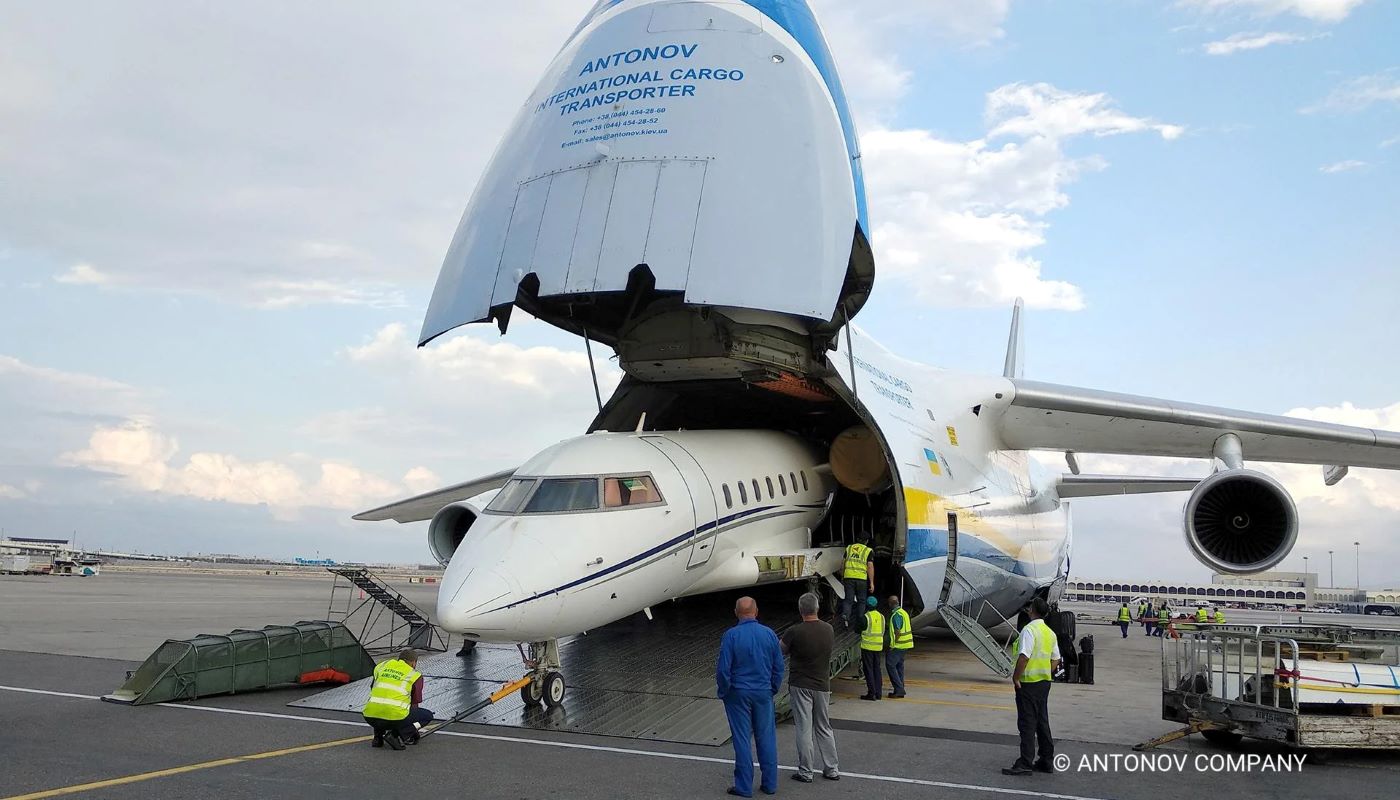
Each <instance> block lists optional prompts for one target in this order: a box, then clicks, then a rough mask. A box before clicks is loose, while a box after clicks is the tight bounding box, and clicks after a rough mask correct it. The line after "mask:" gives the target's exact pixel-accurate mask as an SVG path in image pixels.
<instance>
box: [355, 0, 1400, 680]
mask: <svg viewBox="0 0 1400 800" xmlns="http://www.w3.org/2000/svg"><path fill="white" fill-rule="evenodd" d="M870 230H871V228H870V223H869V221H868V219H867V216H866V203H865V185H864V181H863V178H862V174H861V160H860V151H859V142H858V139H857V137H856V132H855V127H854V124H853V122H852V118H851V114H850V111H849V109H848V107H847V103H846V98H845V94H844V92H843V91H842V88H841V83H840V81H839V79H838V76H837V72H836V67H835V65H834V63H833V61H832V57H831V54H830V51H829V50H828V48H827V45H826V42H825V40H824V38H823V35H822V33H821V29H820V27H819V26H818V24H817V21H816V19H815V17H814V16H813V14H812V11H811V10H810V9H809V8H808V6H807V4H806V2H805V1H804V0H705V1H704V2H691V1H689V0H680V1H678V0H601V2H598V3H597V4H596V6H595V7H594V8H593V9H592V11H590V12H589V13H588V14H587V16H586V17H585V18H584V21H583V22H582V24H580V25H579V27H578V28H577V30H575V32H574V33H573V34H572V36H571V37H570V38H569V39H568V41H567V42H566V43H565V44H564V46H563V48H562V49H561V50H560V52H559V54H558V55H557V56H556V57H555V59H554V61H553V63H551V64H550V66H549V67H548V69H547V71H546V72H545V75H544V77H543V78H542V79H541V81H540V83H539V86H538V88H537V89H536V90H535V92H534V94H532V95H531V96H530V97H529V98H528V100H527V101H526V102H525V104H524V106H523V107H522V108H521V109H520V110H519V112H518V113H517V115H516V117H515V120H514V122H513V124H512V125H511V127H510V128H509V130H508V132H507V134H506V135H505V137H504V138H503V139H502V141H501V144H500V146H499V148H498V150H497V152H496V153H495V155H494V157H493V159H492V160H491V162H490V164H489V166H488V167H487V169H486V171H485V173H484V174H483V177H482V179H481V182H480V184H479V185H478V187H477V189H476V192H475V194H474V195H473V197H472V198H471V201H470V203H469V204H468V206H467V209H466V212H465V214H464V216H463V218H462V221H461V224H460V226H459V227H458V229H457V233H456V236H455V238H454V239H453V242H452V245H451V247H450V249H449V250H448V254H447V257H446V260H445V262H444V265H443V268H442V273H441V275H440V276H439V279H438V283H437V287H436V290H435V292H434V294H433V298H432V302H431V304H430V306H429V308H428V313H427V317H426V320H425V322H424V325H423V331H422V334H421V336H420V344H426V343H427V342H429V341H430V340H432V339H433V338H435V337H437V336H439V335H441V334H443V333H444V332H446V331H448V330H451V329H453V328H455V327H457V326H459V325H464V324H469V323H475V322H486V321H494V322H495V323H496V324H497V325H498V326H499V328H500V330H501V332H502V333H505V332H506V330H507V328H508V326H509V322H510V315H511V311H512V310H513V308H515V307H517V306H518V307H520V308H522V309H524V310H525V311H527V312H529V313H530V314H533V315H534V316H535V317H538V318H540V319H543V320H544V321H546V322H548V323H550V324H553V325H555V326H557V327H559V328H562V329H564V330H566V331H570V332H573V333H576V334H578V335H579V336H580V337H581V338H583V339H584V345H585V346H586V347H588V348H590V350H591V347H592V344H593V343H598V344H600V345H603V346H608V347H611V348H612V349H613V350H614V351H615V352H616V354H617V357H618V361H619V363H620V365H621V367H622V369H623V371H624V372H625V374H626V375H625V378H624V379H623V381H622V383H621V385H619V386H618V388H617V390H616V391H615V392H614V393H613V395H612V397H611V398H610V399H608V400H607V402H606V403H603V402H600V403H599V413H598V415H597V417H596V418H595V419H594V420H593V422H592V424H591V425H590V427H589V429H588V432H587V433H586V435H583V436H579V437H577V438H574V439H570V440H567V441H564V442H560V443H559V444H556V445H554V446H553V447H550V448H548V449H546V450H545V451H544V452H542V453H540V454H538V455H536V456H534V457H533V458H530V459H529V460H527V461H525V462H524V463H523V464H521V465H520V466H519V467H516V468H514V469H509V470H505V471H502V472H499V473H496V474H494V475H488V476H485V477H483V478H480V479H477V480H474V481H469V482H466V483H462V484H458V485H456V486H452V487H448V488H445V489H442V490H439V491H436V492H431V493H428V494H425V495H422V496H419V497H414V498H411V499H408V500H404V501H402V502H398V503H394V504H392V505H389V506H385V507H383V508H380V509H376V510H373V511H368V512H365V513H363V514H360V515H358V516H357V517H356V518H357V519H366V520H385V519H393V520H397V521H399V522H411V521H417V520H428V519H431V520H432V522H431V525H430V527H429V534H428V538H429V546H430V547H431V549H432V552H433V554H434V556H435V557H436V558H437V559H438V560H439V561H440V562H442V563H443V564H445V565H446V566H447V571H446V575H445V577H444V579H443V584H442V587H441V589H440V592H439V595H438V604H437V616H438V621H439V623H440V624H441V625H442V626H443V627H444V628H446V629H447V630H449V631H452V632H455V633H459V634H461V635H462V636H464V637H465V638H466V639H467V640H468V641H469V642H477V641H488V642H516V643H522V644H529V645H530V648H531V655H530V658H529V660H528V661H527V663H528V664H529V665H530V666H531V668H532V669H533V671H534V673H533V674H534V677H535V678H536V680H535V681H533V682H532V683H531V684H530V685H529V686H528V687H527V688H526V689H525V690H523V691H524V692H525V696H526V700H527V701H529V702H534V703H537V702H540V701H544V702H546V703H548V704H550V705H557V704H558V703H560V702H561V701H562V699H563V697H564V691H565V680H564V678H563V676H562V675H561V674H560V666H559V662H558V650H557V647H556V646H555V644H554V643H555V642H556V641H557V640H558V639H559V638H560V637H565V636H570V635H573V634H577V633H580V632H584V631H588V630H591V629H595V628H598V627H600V626H602V625H606V624H608V623H610V622H613V621H615V620H619V619H622V618H624V617H628V616H630V615H633V614H637V613H645V614H648V615H650V610H651V608H652V607H654V606H657V605H658V604H661V603H664V602H667V601H669V600H674V599H677V598H681V597H686V596H689V595H696V594H701V593H706V592H716V591H724V590H736V589H742V588H744V587H751V586H754V585H757V584H763V583H766V582H780V581H805V582H808V584H809V585H814V586H821V587H829V589H824V590H823V591H824V592H825V593H826V595H827V596H828V599H829V600H831V599H834V598H835V597H836V596H839V595H840V594H841V588H840V581H839V577H840V571H841V569H842V566H843V558H842V554H843V548H844V546H845V545H846V544H847V543H849V542H851V541H853V540H854V539H856V538H858V537H861V536H864V535H869V536H871V537H872V538H873V541H874V545H875V549H876V556H875V563H876V576H877V582H878V584H879V585H878V589H879V592H880V593H881V594H882V595H883V594H899V595H902V596H903V597H904V601H905V606H906V608H909V609H910V610H911V611H912V612H913V613H914V614H915V624H916V625H920V626H928V625H941V626H945V627H948V628H951V629H952V630H953V631H954V633H956V634H957V635H958V636H959V637H960V638H961V639H962V640H963V641H964V642H966V643H967V644H968V646H969V647H970V648H971V649H972V650H973V651H974V652H976V653H977V654H978V655H979V656H980V657H982V659H983V660H984V661H985V662H987V663H988V665H989V666H991V667H993V668H994V669H997V670H999V671H1003V672H1007V671H1008V670H1009V662H1007V661H1006V660H1005V656H1004V654H1003V653H1002V651H1001V648H1000V647H999V646H998V645H997V643H996V642H995V640H993V639H991V637H990V636H989V635H988V633H987V631H986V628H985V627H984V626H994V625H997V624H999V623H1002V622H1004V621H1005V620H1006V619H1007V618H1009V617H1013V616H1015V615H1016V613H1017V611H1018V610H1019V609H1020V608H1021V607H1022V606H1023V605H1024V604H1025V603H1026V602H1027V601H1028V600H1029V599H1030V598H1032V597H1034V596H1036V595H1040V596H1044V597H1046V598H1047V599H1048V600H1049V601H1051V602H1052V603H1053V602H1055V601H1056V600H1058V598H1059V596H1060V594H1061V592H1062V591H1063V588H1064V583H1065V579H1066V577H1067V575H1068V571H1069V563H1070V542H1071V538H1070V515H1069V509H1068V507H1067V506H1066V504H1065V503H1064V502H1063V501H1064V500H1065V499H1067V498H1080V497H1092V496H1098V495H1116V494H1132V493H1139V492H1164V491H1189V492H1190V495H1189V497H1188V499H1187V501H1186V504H1185V513H1184V519H1183V526H1184V531H1185V537H1186V544H1187V546H1188V547H1189V548H1190V550H1191V552H1192V553H1193V555H1195V557H1196V558H1198V559H1199V560H1200V561H1201V562H1202V563H1204V564H1205V565H1206V566H1208V567H1210V568H1211V569H1212V570H1216V571H1221V572H1239V573H1247V572H1255V571H1259V570H1263V569H1267V568H1269V567H1271V566H1273V565H1275V564H1277V563H1279V561H1281V560H1282V559H1283V558H1284V557H1285V556H1287V555H1288V552H1289V550H1290V549H1291V548H1292V546H1293V543H1294V540H1295V538H1296V536H1297V530H1298V521H1297V514H1296V511H1295V509H1294V505H1293V501H1292V500H1291V498H1290V497H1289V496H1288V494H1287V492H1286V491H1285V490H1284V489H1283V487H1282V486H1280V485H1279V484H1278V483H1277V482H1276V481H1275V480H1273V479H1272V478H1270V477H1268V476H1266V475H1263V474H1261V473H1259V472H1255V471H1252V470H1250V469H1248V468H1247V467H1246V462H1247V461H1260V462H1291V463H1304V464H1320V465H1324V466H1325V469H1324V470H1323V471H1322V474H1321V475H1320V476H1319V479H1320V480H1325V481H1326V482H1327V483H1328V484H1329V485H1330V484H1333V483H1336V482H1337V481H1338V480H1341V479H1342V478H1343V477H1344V476H1345V474H1346V471H1347V468H1348V467H1349V466H1356V467H1375V468H1383V469H1397V468H1400V434H1397V433H1392V432H1387V431H1373V430H1365V429H1360V428H1350V427H1344V426H1340V425H1330V424H1327V423H1322V422H1310V421H1306V420H1300V419H1290V418H1284V417H1275V416H1267V415H1261V414H1251V413H1247V412H1241V411H1230V410H1227V409H1220V408H1210V407H1206V406H1200V405H1193V404H1189V403H1180V402H1175V401H1167V400H1157V399H1153V398H1147V397H1134V396H1129V395H1122V394H1113V393H1109V392H1102V391H1095V390H1089V389H1078V388H1074V387H1068V386H1055V385H1050V384H1045V383H1037V382H1032V381H1027V380H1025V379H1023V378H1022V376H1021V357H1020V349H1021V346H1020V333H1019V325H1020V322H1019V307H1018V309H1017V310H1016V312H1014V313H1013V317H1012V332H1011V337H1010V342H1009V346H1008V352H1007V357H1006V361H1005V364H1004V369H1003V372H1002V374H1001V375H999V376H975V375H962V374H957V373H952V372H947V371H944V370H941V369H937V368H934V367H928V366H923V365H921V364H918V363H915V362H913V361H909V360H906V359H903V358H900V357H898V356H895V355H893V354H891V353H890V352H888V351H887V350H885V349H884V348H882V347H881V346H880V345H879V344H877V343H875V342H874V341H872V340H871V339H870V338H869V337H868V336H866V335H865V334H864V333H862V332H861V330H860V329H859V328H857V327H856V326H855V325H853V324H852V323H851V320H852V319H853V318H854V317H855V316H856V314H857V313H858V312H859V311H860V309H861V307H862V306H863V305H864V304H865V301H866V299H867V298H868V296H869V294H870V292H871V289H872V288H873V286H874V279H875V265H874V259H873V256H872V253H871V249H870V240H869V235H870ZM936 255H937V254H933V256H934V257H936ZM595 389H596V384H595ZM1030 450H1056V451H1062V452H1064V453H1065V458H1066V461H1067V465H1068V467H1069V470H1070V472H1069V474H1064V475H1051V474H1045V473H1044V472H1042V471H1041V470H1040V469H1038V468H1037V465H1036V463H1035V462H1033V461H1031V460H1030V458H1029V457H1028V451H1030ZM1076 452H1093V453H1122V454H1133V455H1153V456H1180V457H1200V458H1205V457H1209V458H1212V459H1213V466H1214V469H1213V471H1212V472H1211V474H1210V475H1209V476H1207V477H1205V478H1203V479H1201V480H1183V479H1180V478H1161V477H1138V476H1122V475H1084V474H1080V472H1079V470H1078V468H1077V466H1076V462H1075V458H1074V453H1076ZM493 490H499V491H497V492H496V494H495V495H494V497H493V498H491V499H490V500H489V502H488V503H486V504H485V505H484V506H482V505H481V504H479V503H478V502H476V501H475V500H474V499H475V498H477V497H478V496H480V495H483V494H484V493H487V492H490V491H493Z"/></svg>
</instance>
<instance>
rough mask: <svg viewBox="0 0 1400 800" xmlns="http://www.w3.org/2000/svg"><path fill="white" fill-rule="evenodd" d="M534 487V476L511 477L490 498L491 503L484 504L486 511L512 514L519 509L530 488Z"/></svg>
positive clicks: (528, 494)
mask: <svg viewBox="0 0 1400 800" xmlns="http://www.w3.org/2000/svg"><path fill="white" fill-rule="evenodd" d="M533 488H535V479H534V478H511V479H510V480H508V481H506V485H505V486H503V487H501V490H500V491H499V492H497V493H496V496H495V497H493V498H491V504H490V505H488V506H486V510H487V511H495V512H498V513H501V514H514V513H515V512H517V511H519V510H520V504H521V503H523V502H525V498H526V497H529V496H530V490H531V489H533Z"/></svg>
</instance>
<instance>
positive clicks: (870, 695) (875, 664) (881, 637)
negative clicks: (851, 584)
mask: <svg viewBox="0 0 1400 800" xmlns="http://www.w3.org/2000/svg"><path fill="white" fill-rule="evenodd" d="M878 605H880V601H879V600H876V599H875V598H874V597H867V598H865V608H866V611H865V623H864V625H863V626H862V627H861V632H860V665H861V669H862V670H864V671H865V694H863V695H861V696H860V699H862V700H879V699H880V692H882V691H884V686H883V683H884V681H883V680H882V679H881V675H880V670H881V669H882V667H881V665H880V660H881V659H880V656H881V655H882V654H883V653H884V651H885V615H884V614H881V613H880V609H879V608H877V606H878Z"/></svg>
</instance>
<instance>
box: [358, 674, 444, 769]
mask: <svg viewBox="0 0 1400 800" xmlns="http://www.w3.org/2000/svg"><path fill="white" fill-rule="evenodd" d="M421 702H423V673H421V672H419V671H418V653H417V651H415V650H404V651H403V652H401V653H399V655H398V657H397V658H391V659H389V660H388V661H385V662H384V663H382V664H380V665H378V666H377V667H375V668H374V684H373V685H372V686H371V687H370V690H369V702H368V703H365V710H364V717H365V722H368V723H369V724H370V727H372V728H374V741H373V742H371V743H370V744H371V746H373V747H383V746H384V745H385V744H386V743H387V744H388V745H389V746H390V747H391V748H393V749H395V750H402V749H403V748H404V745H405V744H418V731H419V729H421V728H422V727H423V726H424V725H426V724H428V723H429V722H432V721H433V712H431V711H429V710H428V709H426V708H423V707H421V706H420V705H419V703H421Z"/></svg>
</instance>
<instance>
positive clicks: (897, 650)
mask: <svg viewBox="0 0 1400 800" xmlns="http://www.w3.org/2000/svg"><path fill="white" fill-rule="evenodd" d="M887 602H888V604H889V607H890V618H889V625H888V626H886V627H887V629H888V631H889V633H888V636H887V637H886V646H887V647H888V648H889V649H887V650H886V651H885V671H886V672H888V673H889V674H890V695H889V696H890V697H903V696H904V654H905V653H907V652H909V651H910V650H913V649H914V627H913V625H911V624H910V621H909V612H908V611H905V610H904V606H903V605H901V604H900V602H899V598H898V597H895V596H894V595H890V598H889V600H888V601H887Z"/></svg>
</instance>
